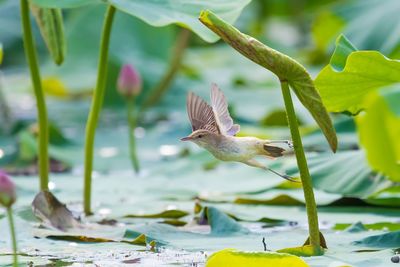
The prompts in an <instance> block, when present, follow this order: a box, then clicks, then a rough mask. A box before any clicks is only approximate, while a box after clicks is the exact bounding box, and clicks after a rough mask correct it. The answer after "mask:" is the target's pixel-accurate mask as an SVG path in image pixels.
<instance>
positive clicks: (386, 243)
mask: <svg viewBox="0 0 400 267" xmlns="http://www.w3.org/2000/svg"><path fill="white" fill-rule="evenodd" d="M354 244H355V245H362V246H366V247H378V248H398V247H400V231H395V232H390V233H385V234H381V235H373V236H369V237H366V238H363V239H361V240H358V241H355V242H354Z"/></svg>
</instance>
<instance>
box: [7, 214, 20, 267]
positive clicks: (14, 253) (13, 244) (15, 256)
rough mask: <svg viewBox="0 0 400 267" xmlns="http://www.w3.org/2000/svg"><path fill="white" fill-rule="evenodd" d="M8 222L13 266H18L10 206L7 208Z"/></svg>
mask: <svg viewBox="0 0 400 267" xmlns="http://www.w3.org/2000/svg"><path fill="white" fill-rule="evenodd" d="M7 217H8V223H9V224H10V234H11V242H12V248H13V267H18V256H17V238H16V237H15V226H14V218H13V213H12V209H11V207H8V208H7Z"/></svg>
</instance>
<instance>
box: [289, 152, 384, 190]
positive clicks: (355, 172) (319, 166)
mask: <svg viewBox="0 0 400 267" xmlns="http://www.w3.org/2000/svg"><path fill="white" fill-rule="evenodd" d="M307 161H308V166H309V169H310V174H311V177H312V178H313V186H314V187H315V188H317V189H320V190H323V191H325V192H329V193H335V194H340V195H343V196H346V197H357V198H367V197H368V196H370V195H371V194H373V193H375V192H377V191H379V190H380V189H384V188H386V187H388V186H390V185H391V182H390V181H388V180H387V179H386V177H385V176H384V175H382V174H379V173H376V172H374V171H373V170H371V168H370V167H369V165H368V162H367V160H366V155H365V152H364V151H363V150H350V151H339V152H338V153H336V154H334V155H331V154H329V153H322V154H321V153H318V154H311V155H310V156H308V158H307ZM287 173H288V174H290V175H292V176H293V175H297V173H298V170H297V167H296V166H295V165H293V166H288V167H287Z"/></svg>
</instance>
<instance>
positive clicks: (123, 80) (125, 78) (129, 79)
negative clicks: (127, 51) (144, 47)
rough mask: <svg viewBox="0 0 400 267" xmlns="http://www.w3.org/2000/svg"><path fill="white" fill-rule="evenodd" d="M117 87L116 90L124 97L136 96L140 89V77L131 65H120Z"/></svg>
mask: <svg viewBox="0 0 400 267" xmlns="http://www.w3.org/2000/svg"><path fill="white" fill-rule="evenodd" d="M117 88H118V92H119V93H120V94H121V95H123V96H126V97H131V96H136V95H138V94H140V91H142V78H141V77H140V74H139V73H138V72H137V71H136V69H135V68H134V67H133V66H132V65H130V64H125V65H123V66H122V68H121V71H120V73H119V77H118V84H117Z"/></svg>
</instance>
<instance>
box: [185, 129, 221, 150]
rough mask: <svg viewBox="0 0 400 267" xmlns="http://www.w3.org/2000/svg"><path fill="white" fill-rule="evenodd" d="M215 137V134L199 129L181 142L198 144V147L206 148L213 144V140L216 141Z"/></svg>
mask: <svg viewBox="0 0 400 267" xmlns="http://www.w3.org/2000/svg"><path fill="white" fill-rule="evenodd" d="M214 137H215V134H214V133H212V132H210V131H208V130H204V129H199V130H196V131H194V132H192V133H191V134H190V135H188V136H186V137H183V138H181V141H191V142H193V143H196V144H197V145H200V146H205V145H207V144H210V143H213V140H214V139H215V138H214Z"/></svg>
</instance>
